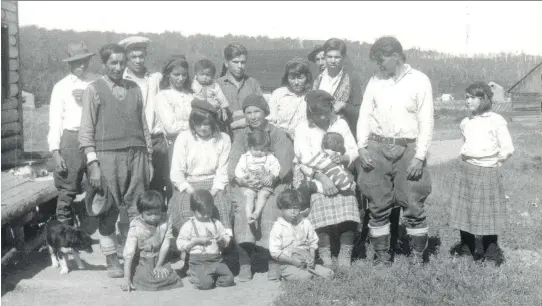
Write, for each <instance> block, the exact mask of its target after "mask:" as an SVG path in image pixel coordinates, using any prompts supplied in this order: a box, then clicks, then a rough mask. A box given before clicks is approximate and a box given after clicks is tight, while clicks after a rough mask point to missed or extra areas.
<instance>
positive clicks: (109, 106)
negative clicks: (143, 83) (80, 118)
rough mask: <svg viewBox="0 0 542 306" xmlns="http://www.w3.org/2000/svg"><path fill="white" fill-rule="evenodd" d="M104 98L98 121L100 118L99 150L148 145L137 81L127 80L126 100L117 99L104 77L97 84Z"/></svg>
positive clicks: (95, 84) (97, 140)
mask: <svg viewBox="0 0 542 306" xmlns="http://www.w3.org/2000/svg"><path fill="white" fill-rule="evenodd" d="M93 84H94V88H95V89H96V92H97V93H98V96H99V97H100V105H99V106H98V107H99V110H98V120H97V121H96V133H95V135H94V139H95V141H96V150H97V151H108V150H118V149H126V148H130V147H145V146H146V142H145V136H144V134H143V121H142V117H141V116H142V112H143V104H142V102H141V92H140V89H139V87H138V86H137V84H136V83H134V82H130V81H125V84H126V95H125V97H124V100H119V99H117V98H115V96H114V95H113V93H112V92H111V90H110V89H109V86H108V85H107V83H106V82H105V81H104V80H103V79H98V80H96V81H95V82H94V83H93Z"/></svg>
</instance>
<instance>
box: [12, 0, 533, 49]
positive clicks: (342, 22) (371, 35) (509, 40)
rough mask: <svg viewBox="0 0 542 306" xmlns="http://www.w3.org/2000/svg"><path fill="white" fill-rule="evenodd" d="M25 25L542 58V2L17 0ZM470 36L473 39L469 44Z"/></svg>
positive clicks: (78, 29) (21, 18) (77, 29)
mask: <svg viewBox="0 0 542 306" xmlns="http://www.w3.org/2000/svg"><path fill="white" fill-rule="evenodd" d="M18 3H19V18H20V19H19V20H20V21H19V22H20V25H21V26H24V25H37V26H40V27H45V28H48V29H63V30H69V29H71V30H75V31H86V30H95V31H114V32H119V33H137V32H152V33H161V32H164V31H179V32H181V33H182V34H184V35H191V34H197V33H201V34H210V35H215V36H224V35H226V34H230V33H231V34H233V35H249V36H257V35H267V36H269V37H292V38H300V39H318V40H325V39H327V38H330V37H338V38H344V39H349V40H354V41H355V40H358V41H361V42H368V43H373V42H374V40H375V39H376V38H377V37H379V36H382V35H394V36H396V37H397V38H398V39H399V40H400V41H401V43H402V44H403V47H404V48H411V47H419V48H421V49H433V50H437V51H441V52H448V53H455V54H457V53H463V54H472V53H490V52H493V53H497V52H501V51H502V52H512V53H517V52H525V53H528V54H537V55H542V18H541V16H542V2H538V1H536V2H512V1H510V2H501V1H498V2H497V1H495V2H485V1H484V2H472V1H470V2H387V1H384V2H331V1H330V2H320V1H315V2H301V1H300V2H290V1H288V2H286V1H284V2H222V1H221V2H207V1H201V2H184V1H183V2H168V1H152V2H151V1H126V2H124V1H107V2H105V1H99V2H94V1H69V2H67V1H66V2H65V1H62V2H60V1H20V2H18ZM467 32H468V33H469V35H468V39H467Z"/></svg>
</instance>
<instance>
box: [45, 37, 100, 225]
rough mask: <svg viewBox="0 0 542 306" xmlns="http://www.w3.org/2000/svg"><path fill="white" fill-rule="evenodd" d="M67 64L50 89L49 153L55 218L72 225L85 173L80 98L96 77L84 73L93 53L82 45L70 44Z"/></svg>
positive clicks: (65, 60)
mask: <svg viewBox="0 0 542 306" xmlns="http://www.w3.org/2000/svg"><path fill="white" fill-rule="evenodd" d="M67 51H68V52H67V53H68V57H67V58H65V59H64V60H62V61H63V62H65V63H68V65H69V67H70V73H69V74H68V75H67V76H66V77H64V78H63V79H62V80H60V81H58V83H56V84H55V86H54V87H53V92H52V94H51V103H50V104H49V134H48V137H47V140H48V143H49V150H50V151H51V152H52V153H53V159H54V161H55V170H54V180H55V186H56V187H57V188H58V190H59V195H58V200H57V208H56V217H57V219H58V220H59V221H60V222H62V223H65V224H72V223H73V220H72V202H73V199H74V198H75V195H76V194H78V193H80V189H81V180H82V178H83V174H84V173H85V169H86V167H85V164H86V163H85V156H84V154H83V153H82V152H80V151H79V140H78V139H77V136H78V133H79V125H80V121H81V112H82V103H81V96H82V94H83V90H84V89H85V88H86V87H87V85H88V84H89V83H90V82H91V81H93V80H95V79H96V78H97V76H95V75H90V74H89V73H87V69H88V64H89V62H90V59H91V58H92V56H94V53H92V52H89V51H88V48H87V45H86V44H85V43H84V42H77V43H70V44H68V47H67Z"/></svg>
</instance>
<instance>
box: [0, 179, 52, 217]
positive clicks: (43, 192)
mask: <svg viewBox="0 0 542 306" xmlns="http://www.w3.org/2000/svg"><path fill="white" fill-rule="evenodd" d="M41 183H43V184H41V185H37V186H36V185H32V186H31V187H32V188H34V190H33V191H32V194H30V195H28V194H25V195H24V197H21V198H19V199H17V201H16V203H11V204H10V205H3V203H2V205H3V206H2V226H4V224H6V223H9V222H13V220H15V219H18V218H21V217H23V216H24V215H25V214H26V213H28V212H30V211H32V210H35V209H36V206H39V205H41V204H43V203H46V202H48V201H50V200H52V199H54V198H56V197H57V196H58V189H56V188H55V184H54V183H53V182H52V181H46V182H41Z"/></svg>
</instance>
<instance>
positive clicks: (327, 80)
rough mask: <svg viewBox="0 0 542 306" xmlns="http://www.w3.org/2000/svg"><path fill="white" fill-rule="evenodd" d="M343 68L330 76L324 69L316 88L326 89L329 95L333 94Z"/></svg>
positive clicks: (341, 75)
mask: <svg viewBox="0 0 542 306" xmlns="http://www.w3.org/2000/svg"><path fill="white" fill-rule="evenodd" d="M343 73H344V69H341V71H339V73H338V74H337V75H336V76H335V77H331V76H330V75H329V73H328V71H327V68H326V70H324V71H323V72H322V81H321V82H320V87H319V88H318V89H320V90H324V91H327V93H329V94H330V95H332V96H333V95H334V94H335V91H336V90H337V87H338V86H339V83H340V82H341V79H342V77H343Z"/></svg>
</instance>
